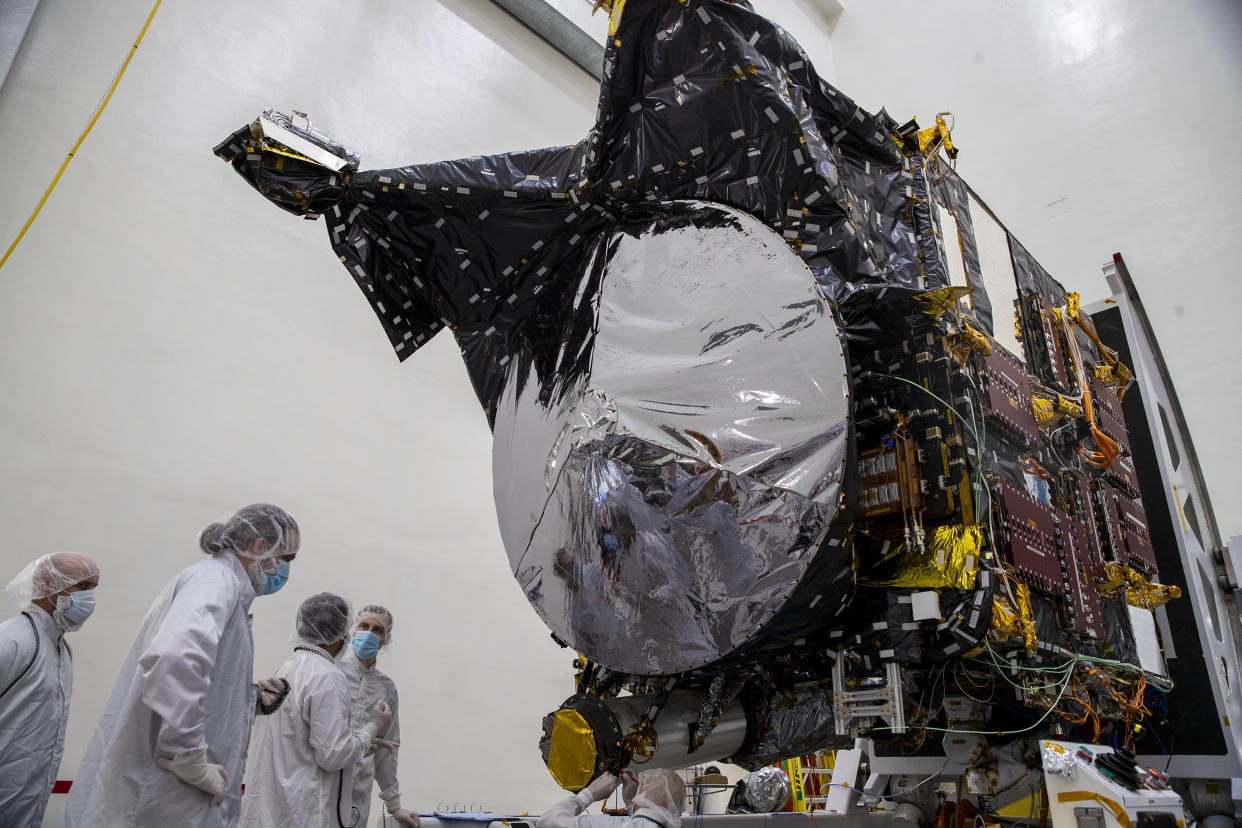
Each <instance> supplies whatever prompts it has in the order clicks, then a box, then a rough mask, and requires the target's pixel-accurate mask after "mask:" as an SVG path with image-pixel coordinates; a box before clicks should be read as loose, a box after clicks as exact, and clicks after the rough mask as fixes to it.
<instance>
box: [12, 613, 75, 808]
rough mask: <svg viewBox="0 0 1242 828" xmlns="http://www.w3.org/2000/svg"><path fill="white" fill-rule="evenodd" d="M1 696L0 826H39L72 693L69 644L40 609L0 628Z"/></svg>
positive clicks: (56, 763) (62, 736)
mask: <svg viewBox="0 0 1242 828" xmlns="http://www.w3.org/2000/svg"><path fill="white" fill-rule="evenodd" d="M6 688H7V689H6ZM0 693H3V695H0V825H3V826H13V828H19V827H20V828H25V827H26V826H31V828H38V826H39V825H40V824H41V823H42V822H43V810H44V809H45V808H46V807H47V798H48V796H49V795H51V793H52V784H53V783H54V782H55V781H56V771H57V769H58V768H60V757H61V750H62V748H63V746H64V743H65V724H66V723H67V722H68V721H69V699H70V697H71V696H72V695H73V655H72V653H71V652H70V651H69V644H68V642H66V641H65V639H64V634H63V633H62V632H61V630H60V628H59V627H58V626H57V625H56V622H55V621H54V620H53V619H52V616H50V615H48V614H47V613H46V612H44V611H43V610H42V609H40V608H39V607H33V606H32V607H30V608H29V609H27V610H26V611H25V612H23V613H22V614H21V615H18V616H16V617H14V618H10V619H8V620H7V621H5V622H4V623H2V624H0Z"/></svg>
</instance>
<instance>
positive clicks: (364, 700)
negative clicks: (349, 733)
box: [341, 647, 401, 828]
mask: <svg viewBox="0 0 1242 828" xmlns="http://www.w3.org/2000/svg"><path fill="white" fill-rule="evenodd" d="M341 672H343V673H344V674H345V680H346V681H347V682H348V683H349V693H350V710H349V720H350V723H351V726H352V727H355V728H358V727H362V726H363V725H365V724H366V723H367V716H368V714H370V712H371V708H372V707H374V706H375V703H376V702H377V701H385V702H388V706H389V707H391V708H392V723H391V724H389V725H388V730H387V732H385V733H381V734H379V737H380V738H381V739H388V740H390V741H393V742H400V741H401V726H400V724H398V722H397V685H395V684H393V682H392V679H390V678H389V677H388V676H386V675H384V674H383V673H382V672H380V669H379V668H378V667H375V666H372V667H371V669H369V670H368V669H367V668H366V667H364V666H363V665H362V662H360V661H359V660H358V656H356V655H355V654H354V651H353V648H352V647H351V648H350V649H349V652H348V653H347V654H346V655H345V656H344V657H343V658H342V659H341ZM372 780H374V781H376V782H378V783H379V789H380V790H379V796H380V799H382V800H384V802H385V803H388V802H391V801H393V800H396V801H398V802H400V798H401V785H400V784H399V783H398V782H397V752H396V751H395V750H389V749H388V748H379V749H378V750H376V751H375V753H373V754H371V755H370V756H363V757H362V758H361V759H359V760H358V762H357V763H356V764H355V765H354V797H353V798H354V807H355V808H357V809H358V814H359V820H358V826H359V828H362V826H365V825H366V824H367V817H368V816H369V815H370V812H371V782H372ZM389 810H391V809H389ZM346 824H348V820H346Z"/></svg>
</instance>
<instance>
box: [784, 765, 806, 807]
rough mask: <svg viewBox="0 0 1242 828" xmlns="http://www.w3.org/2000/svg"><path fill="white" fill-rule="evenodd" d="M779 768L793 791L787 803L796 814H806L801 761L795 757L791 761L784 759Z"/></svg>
mask: <svg viewBox="0 0 1242 828" xmlns="http://www.w3.org/2000/svg"><path fill="white" fill-rule="evenodd" d="M780 767H781V770H783V771H784V772H785V774H786V775H787V776H788V777H789V787H790V789H791V790H792V791H793V795H792V796H791V797H790V798H789V801H790V804H791V805H792V806H793V810H794V811H797V812H798V813H806V789H805V787H803V784H802V760H801V759H800V758H798V757H797V756H795V757H794V758H792V759H784V760H782V761H781V764H780Z"/></svg>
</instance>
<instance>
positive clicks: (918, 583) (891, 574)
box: [859, 524, 983, 589]
mask: <svg viewBox="0 0 1242 828" xmlns="http://www.w3.org/2000/svg"><path fill="white" fill-rule="evenodd" d="M982 545H983V527H982V526H981V525H979V524H971V525H968V526H937V527H936V528H935V529H933V530H932V531H931V534H930V535H928V537H927V540H926V542H925V544H924V548H923V549H921V550H920V549H919V548H918V547H917V546H916V547H914V548H911V545H910V544H900V545H899V546H898V547H897V548H896V549H894V550H893V551H892V552H890V553H889V554H887V555H885V556H884V557H883V558H881V559H880V560H879V561H876V562H875V564H874V565H873V566H872V567H871V568H870V572H868V574H866V575H864V576H862V577H860V578H859V583H861V584H864V585H866V586H876V587H932V588H935V587H948V588H951V589H974V587H975V577H976V576H977V575H978V573H979V549H980V547H981V546H982Z"/></svg>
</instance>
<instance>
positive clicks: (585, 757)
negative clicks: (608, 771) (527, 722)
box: [548, 708, 597, 791]
mask: <svg viewBox="0 0 1242 828" xmlns="http://www.w3.org/2000/svg"><path fill="white" fill-rule="evenodd" d="M596 759H597V754H596V751H595V733H594V732H593V731H592V730H591V726H590V725H589V724H587V720H586V719H584V718H583V717H582V714H581V713H579V712H578V711H576V710H570V709H568V708H561V709H560V710H558V711H556V712H555V713H554V714H552V733H551V738H550V739H549V744H548V771H549V772H550V773H551V774H552V778H553V779H555V780H556V784H558V785H560V786H561V787H562V788H564V789H566V790H568V791H580V790H582V789H583V788H585V787H586V786H587V784H588V783H589V782H590V781H591V779H592V777H594V775H595V763H596Z"/></svg>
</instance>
